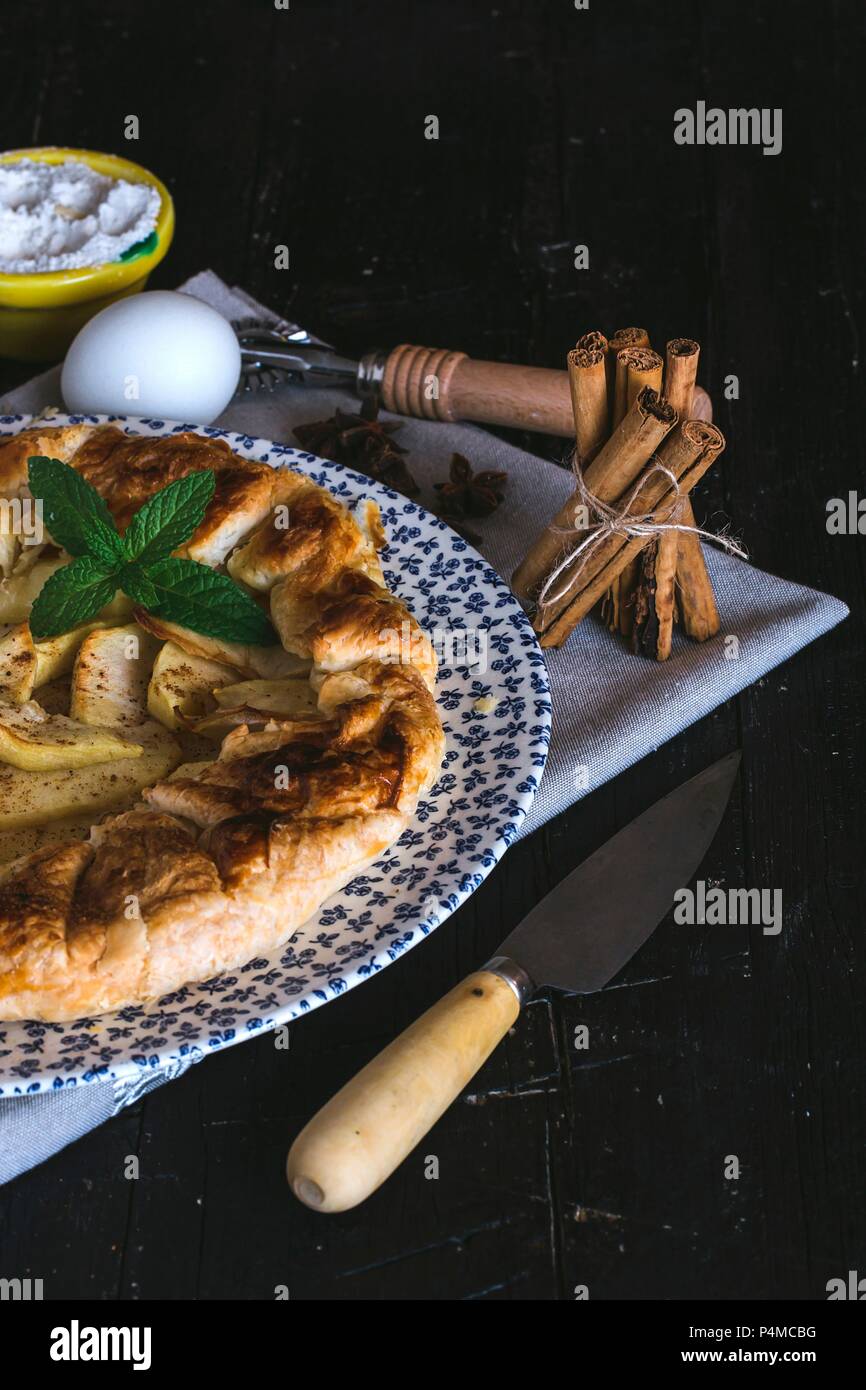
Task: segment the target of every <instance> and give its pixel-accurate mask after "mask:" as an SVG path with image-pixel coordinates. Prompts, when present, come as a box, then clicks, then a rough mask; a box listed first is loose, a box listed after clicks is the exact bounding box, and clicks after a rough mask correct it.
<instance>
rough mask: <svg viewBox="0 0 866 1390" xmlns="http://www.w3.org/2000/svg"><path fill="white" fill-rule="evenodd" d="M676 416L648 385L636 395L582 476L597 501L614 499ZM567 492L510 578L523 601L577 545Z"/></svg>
mask: <svg viewBox="0 0 866 1390" xmlns="http://www.w3.org/2000/svg"><path fill="white" fill-rule="evenodd" d="M676 421H677V416H676V413H675V411H673V410H671V408H670V406H669V405H668V403H667V401H666V400H664V399H663V397H661V396H659V394H658V393H657V392H656V391H653V390H651V389H649V388H647V389H646V390H643V391H641V392H640V393H639V394H638V395H637V396H636V398H635V400H634V403H633V405H632V407H631V410H630V411H629V412H628V414H627V415H626V417H625V419H624V420H623V421H622V423H621V424H620V425H619V427H618V428H617V429H616V430H614V432H613V434H612V435H611V437H610V439H608V441H607V443H606V444H604V445H603V447H602V448H601V449H600V450H599V452H598V453H597V454H596V456H595V458H594V459H593V461H592V463H590V465H589V467H588V468H587V469H586V472H585V474H584V480H585V482H586V485H587V487H588V488H589V489H590V491H591V492H592V493H593V494H594V495H595V496H596V497H598V498H600V499H601V501H602V502H615V501H616V500H617V498H619V497H620V496H621V495H622V493H623V492H624V491H625V489H626V488H627V487H628V485H629V483H632V482H633V481H634V479H635V478H636V477H637V475H638V473H639V472H640V470H641V468H642V467H643V466H644V464H645V463H646V461H647V459H649V458H651V457H652V455H653V453H654V452H655V450H656V449H657V448H658V446H659V444H660V443H661V442H662V440H663V439H664V437H665V435H666V434H668V432H669V431H670V430H671V429H672V428H673V426H674V425H675V424H676ZM577 501H578V498H577V496H576V494H575V496H572V497H571V498H569V500H568V502H566V504H565V506H564V507H561V508H560V510H559V512H558V513H557V514H556V516H555V517H554V518H553V520H552V521H551V522H550V523H549V524H548V526H547V527H546V528H545V530H544V531H543V532H542V533H541V535H540V536H538V537H537V539H536V540H535V541H534V542H533V544H532V546H531V547H530V549H529V551H528V552H527V554H526V556H525V557H524V559H523V560H522V561H521V562H520V564H519V565H518V567H517V569H516V570H515V571H514V574H513V576H512V579H511V587H512V589H513V590H514V592H515V594H516V595H517V597H518V598H519V599H520V600H521V602H522V603H524V605H525V606H527V607H531V606H532V604H533V603H534V601H535V599H536V597H537V593H538V590H539V588H540V586H541V585H542V584H543V582H544V580H545V579H546V578H547V576H548V575H549V574H550V573H551V572H552V570H553V569H554V567H555V566H556V564H557V563H558V562H559V561H560V560H561V559H562V558H563V557H564V556H565V555H567V554H568V553H569V552H570V551H571V550H573V549H574V547H575V546H576V545H577V544H578V542H579V541H580V539H581V537H580V535H579V534H578V535H575V534H574V533H575V506H576V504H577Z"/></svg>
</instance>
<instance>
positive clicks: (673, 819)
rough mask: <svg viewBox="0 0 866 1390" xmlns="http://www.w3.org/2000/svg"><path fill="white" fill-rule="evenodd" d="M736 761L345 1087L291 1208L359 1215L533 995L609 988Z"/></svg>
mask: <svg viewBox="0 0 866 1390" xmlns="http://www.w3.org/2000/svg"><path fill="white" fill-rule="evenodd" d="M739 762H740V754H739V753H732V754H729V755H728V757H726V758H722V759H721V760H720V761H719V762H717V763H714V764H713V765H712V766H711V767H708V768H706V769H705V770H704V771H703V772H701V773H699V774H698V776H697V777H692V778H691V780H690V781H688V782H685V783H683V785H682V786H680V787H678V788H677V789H676V790H675V791H673V792H671V793H670V794H669V795H668V796H666V797H663V798H662V800H661V801H658V802H656V803H655V805H654V806H651V807H650V808H649V810H647V811H644V813H643V815H640V816H638V817H637V819H636V820H634V821H632V822H631V824H630V825H628V826H626V828H625V829H624V830H621V831H619V833H618V834H616V835H615V836H614V837H613V839H611V840H608V842H607V843H606V844H605V845H604V846H603V847H602V848H601V849H600V850H597V851H596V853H595V854H593V855H591V856H590V858H589V859H587V860H585V861H584V863H582V864H581V865H580V866H579V867H578V868H576V869H574V870H573V871H572V872H571V873H570V874H568V875H566V877H565V878H564V879H563V881H562V882H561V883H560V884H559V885H558V886H557V887H556V888H554V889H553V890H552V892H550V893H548V894H547V896H546V897H545V898H544V899H543V900H542V902H540V903H539V904H538V906H537V907H535V908H533V909H532V911H531V912H530V913H529V914H528V915H527V916H526V917H524V919H523V921H522V922H521V923H520V925H519V926H518V927H517V928H515V930H514V931H513V932H511V933H510V935H509V936H507V937H506V938H505V940H504V941H503V943H502V945H501V946H500V948H499V954H498V955H496V956H494V957H493V959H492V960H490V961H488V962H487V965H486V966H483V967H482V968H481V970H478V971H476V972H475V973H474V974H472V975H470V976H468V978H467V979H465V980H463V981H462V982H461V983H460V984H459V985H457V986H456V988H455V989H453V990H451V992H450V993H449V994H447V995H446V996H445V998H444V999H441V1000H440V1001H439V1003H438V1004H434V1005H433V1007H432V1008H431V1009H428V1010H427V1012H426V1013H425V1014H423V1015H422V1016H421V1018H419V1019H417V1020H416V1022H415V1023H413V1024H411V1025H410V1027H409V1028H407V1029H406V1031H405V1032H404V1033H403V1034H402V1035H401V1036H400V1037H398V1038H396V1039H395V1040H394V1041H393V1042H392V1043H390V1044H389V1045H388V1047H386V1048H385V1050H384V1051H383V1052H381V1053H380V1054H379V1056H378V1057H375V1058H374V1059H373V1061H372V1062H369V1063H368V1064H367V1066H366V1067H364V1069H363V1070H362V1071H360V1072H359V1073H358V1075H357V1076H355V1077H354V1078H353V1079H352V1080H351V1081H349V1082H347V1084H346V1085H345V1086H344V1087H343V1088H342V1090H340V1091H338V1092H337V1094H336V1095H335V1096H334V1097H333V1098H332V1099H331V1100H330V1101H328V1103H327V1105H325V1106H324V1107H323V1109H321V1110H320V1111H319V1113H318V1114H317V1115H315V1116H314V1117H313V1119H312V1120H311V1121H310V1122H309V1124H307V1126H306V1127H305V1128H304V1129H303V1130H302V1131H301V1133H300V1134H299V1135H298V1137H297V1139H296V1140H295V1142H294V1143H293V1145H292V1147H291V1149H290V1150H289V1156H288V1159H287V1161H286V1176H287V1178H288V1181H289V1185H290V1187H291V1189H292V1191H293V1192H294V1194H295V1196H296V1197H297V1198H298V1199H299V1200H300V1201H302V1202H304V1203H305V1204H306V1205H307V1206H309V1207H311V1208H313V1210H315V1211H322V1212H335V1211H346V1210H348V1209H349V1208H350V1207H354V1206H357V1204H358V1203H359V1202H362V1201H364V1199H365V1198H366V1197H368V1196H369V1195H370V1194H371V1193H372V1192H374V1191H375V1190H376V1188H377V1187H379V1185H380V1184H381V1183H382V1182H384V1180H385V1178H387V1177H388V1176H390V1174H391V1173H392V1172H393V1171H394V1169H395V1168H396V1167H397V1165H398V1164H399V1163H401V1162H402V1160H403V1159H404V1158H405V1157H406V1156H407V1155H408V1154H409V1153H410V1152H411V1151H412V1149H413V1148H414V1147H415V1145H416V1144H417V1143H418V1142H419V1140H420V1139H422V1138H423V1136H424V1135H425V1134H426V1133H427V1131H428V1129H430V1127H431V1126H432V1125H433V1124H435V1122H436V1121H437V1120H438V1119H439V1117H440V1115H442V1114H443V1112H444V1111H445V1110H446V1109H447V1107H448V1106H449V1105H450V1104H451V1102H452V1101H453V1100H454V1099H455V1098H456V1096H457V1095H459V1093H460V1091H461V1090H462V1089H463V1087H464V1086H465V1085H466V1083H467V1082H468V1081H469V1080H470V1079H471V1077H472V1076H474V1075H475V1072H476V1071H477V1070H478V1068H479V1067H480V1066H482V1064H483V1063H484V1062H485V1061H486V1059H487V1058H488V1057H489V1056H490V1053H491V1052H492V1051H493V1049H494V1048H495V1046H496V1044H497V1043H498V1042H500V1041H501V1040H502V1038H503V1037H504V1036H505V1034H506V1033H507V1032H508V1030H509V1029H510V1028H511V1027H512V1025H513V1024H514V1023H515V1021H516V1019H517V1017H518V1015H519V1013H520V1010H521V1008H522V1007H523V1005H524V1004H525V1003H526V1002H527V1000H528V999H529V998H530V997H531V996H532V994H534V993H535V991H536V989H537V988H538V987H539V986H540V985H543V984H549V985H553V986H555V987H557V988H560V989H567V990H570V991H573V992H576V993H581V994H588V993H591V992H593V991H595V990H599V989H602V988H603V987H604V985H606V984H607V983H608V982H609V981H610V980H611V979H613V977H614V976H615V975H616V974H618V973H619V971H620V970H621V969H622V968H623V966H624V965H626V964H627V962H628V961H629V960H631V958H632V956H633V955H634V954H635V952H636V951H637V950H639V948H640V947H641V946H642V945H643V943H644V942H645V941H646V939H647V937H648V936H650V935H651V934H652V932H653V931H654V930H655V928H656V926H658V924H659V922H660V921H661V920H662V919H663V918H664V917H665V916H666V915H667V912H668V911H669V910H670V908H671V907H672V906H673V903H674V894H675V892H676V891H677V889H678V888H684V887H685V886H686V884H687V883H688V881H689V879H690V878H691V876H692V874H693V873H694V872H695V870H696V869H697V868H698V866H699V864H700V862H701V860H702V859H703V857H704V854H705V853H706V851H707V849H708V848H709V845H710V842H711V841H712V839H713V836H714V835H715V833H716V830H717V829H718V826H719V823H720V821H721V819H722V816H723V814H724V811H725V807H726V806H727V804H728V800H729V798H730V794H731V790H732V788H733V785H734V782H735V780H736V775H737V769H738V767H739ZM624 866H627V870H626V868H625V867H624Z"/></svg>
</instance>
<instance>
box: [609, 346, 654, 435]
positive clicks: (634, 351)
mask: <svg viewBox="0 0 866 1390" xmlns="http://www.w3.org/2000/svg"><path fill="white" fill-rule="evenodd" d="M663 371H664V363H663V362H662V359H661V358H660V357H659V355H658V353H657V352H653V350H652V348H625V349H624V350H623V351H622V352H619V353H617V358H616V387H615V395H614V406H613V424H614V429H615V428H616V426H617V425H618V424H619V422H620V420H621V419H622V418H623V416H624V415H625V413H626V411H627V410H628V408H629V406H630V405H631V403H632V401H633V400H634V398H635V396H636V395H637V393H638V391H642V390H643V388H644V387H645V386H651V387H652V389H653V390H654V391H661V389H662V372H663Z"/></svg>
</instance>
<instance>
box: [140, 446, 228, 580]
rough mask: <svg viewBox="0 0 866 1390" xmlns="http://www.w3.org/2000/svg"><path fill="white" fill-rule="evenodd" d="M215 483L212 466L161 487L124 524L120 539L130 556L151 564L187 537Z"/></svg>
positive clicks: (206, 505)
mask: <svg viewBox="0 0 866 1390" xmlns="http://www.w3.org/2000/svg"><path fill="white" fill-rule="evenodd" d="M215 486H216V477H215V475H214V472H213V469H211V468H205V469H202V471H201V472H200V473H190V474H189V475H188V476H187V477H186V478H178V480H177V482H175V483H169V485H168V487H163V488H160V490H159V492H157V493H156V494H155V496H153V497H151V498H149V499H148V501H147V502H145V504H144V506H143V507H139V509H138V511H137V512H136V513H135V516H134V517H133V518H132V520H131V522H130V523H129V525H128V526H127V528H126V534H125V536H124V538H123V539H124V542H125V544H126V551H127V554H128V556H129V558H130V560H137V561H138V563H139V564H142V565H150V564H153V563H154V562H155V561H156V560H164V559H166V558H167V557H168V556H169V555H170V554H171V552H172V551H173V550H176V549H177V547H178V546H179V545H182V544H183V542H184V541H185V540H188V539H189V537H190V536H191V535H192V534H193V532H194V531H195V530H196V529H197V528H198V527H199V526H200V525H201V523H202V520H203V519H204V514H205V512H206V511H207V507H208V503H209V502H210V500H211V498H212V497H213V494H214V488H215Z"/></svg>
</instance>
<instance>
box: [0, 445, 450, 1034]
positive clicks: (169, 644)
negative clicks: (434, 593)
mask: <svg viewBox="0 0 866 1390" xmlns="http://www.w3.org/2000/svg"><path fill="white" fill-rule="evenodd" d="M0 498H2V499H3V500H4V510H3V518H2V530H0V575H2V579H0V624H3V625H4V626H3V629H2V631H3V632H4V635H2V636H0V866H2V867H0V1019H45V1020H56V1021H59V1020H65V1019H72V1018H78V1017H82V1016H87V1015H94V1014H98V1013H102V1012H104V1011H107V1010H113V1009H118V1008H121V1007H123V1006H124V1005H129V1004H137V1003H143V1002H145V1001H147V1000H151V999H155V998H157V997H158V996H160V995H163V994H166V993H168V992H169V991H172V990H176V989H178V988H179V987H180V986H182V985H184V984H185V983H188V982H190V981H194V980H202V979H205V978H207V977H209V976H211V975H214V974H216V973H218V972H220V971H224V970H228V969H232V968H235V967H237V966H240V965H242V964H244V963H245V962H246V961H248V960H250V959H252V958H253V957H255V956H257V955H265V954H267V953H268V952H271V951H273V950H274V948H276V947H278V946H279V945H280V944H281V943H283V942H285V941H286V940H287V939H288V938H289V937H290V936H291V935H292V934H293V932H295V931H296V930H297V928H298V927H300V926H301V924H302V923H304V922H305V921H306V920H307V919H308V918H309V917H310V916H311V915H312V914H313V913H315V912H316V910H317V908H318V907H319V906H320V904H321V903H322V901H323V900H324V899H325V898H327V897H328V896H329V894H331V893H333V892H334V891H335V890H337V889H338V888H340V887H341V886H342V885H343V884H345V883H346V882H347V881H348V880H349V879H351V878H352V877H353V876H354V875H355V874H356V873H358V871H359V870H360V869H361V868H362V867H363V866H364V865H366V864H368V863H369V862H370V861H371V860H373V859H374V858H375V857H376V856H378V855H380V854H381V853H382V852H383V850H385V849H386V848H387V847H388V846H389V845H391V844H393V843H394V841H395V840H396V839H397V838H398V836H399V835H400V834H401V832H402V831H403V830H404V829H405V827H406V826H407V824H408V823H409V821H410V820H411V818H412V816H413V815H414V813H415V809H416V806H417V804H418V800H419V797H421V796H423V795H424V793H425V792H426V790H427V789H428V788H429V787H430V785H431V784H432V782H433V780H434V778H435V776H436V774H437V771H438V769H439V766H440V764H441V760H442V754H443V734H442V728H441V724H440V721H439V718H438V714H437V710H436V705H435V701H434V696H433V689H434V683H435V676H436V660H435V655H434V652H433V648H432V645H431V643H430V641H429V640H428V638H427V637H426V636H425V635H424V633H423V632H422V631H421V629H420V628H419V627H418V624H417V623H416V621H415V619H414V618H413V617H412V615H411V613H410V612H409V611H408V609H407V608H406V607H405V605H404V604H403V603H402V602H401V601H400V599H399V598H397V597H396V596H395V595H394V594H392V593H391V592H390V591H389V590H388V588H387V587H386V585H385V581H384V578H383V575H382V570H381V567H380V564H379V554H378V552H379V551H380V550H381V548H382V545H383V542H384V536H383V532H382V525H381V520H380V517H379V511H378V508H377V507H376V505H375V504H374V503H373V502H371V501H367V502H365V503H363V504H361V506H360V508H359V510H358V512H357V513H356V514H352V513H350V512H349V511H348V510H347V509H346V508H345V507H344V506H343V505H342V504H341V503H340V502H339V501H337V500H336V499H335V498H334V497H333V496H332V495H331V494H330V493H329V492H327V491H326V490H325V489H323V488H321V487H318V486H316V485H315V484H314V483H312V482H311V481H310V480H309V479H308V478H306V477H305V476H303V475H302V474H300V473H297V472H294V471H292V470H290V469H272V468H270V467H268V466H267V465H264V464H259V463H253V462H249V461H248V460H245V459H242V458H240V457H239V456H237V455H236V454H233V453H232V452H231V450H230V449H229V447H228V445H227V444H226V443H225V442H224V441H221V440H213V439H207V438H203V437H201V436H199V435H197V434H194V433H187V434H179V435H174V436H169V437H165V438H152V437H130V436H127V435H125V434H123V433H122V432H121V431H120V430H118V429H116V428H114V427H112V426H105V425H103V426H93V425H84V424H82V425H70V426H68V427H64V428H59V429H48V428H46V429H36V428H34V429H30V430H26V431H24V432H23V433H21V434H18V435H15V436H10V437H9V438H8V439H6V440H5V441H3V442H2V443H0ZM28 506H29V507H30V508H31V510H32V509H33V508H36V507H41V508H42V512H41V518H42V521H43V523H44V524H43V526H42V529H41V532H39V533H37V528H31V529H30V530H28V531H27V532H26V533H25V529H24V528H23V526H22V523H21V520H20V518H21V517H22V516H23V515H25V509H26V507H28ZM31 520H32V517H31Z"/></svg>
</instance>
